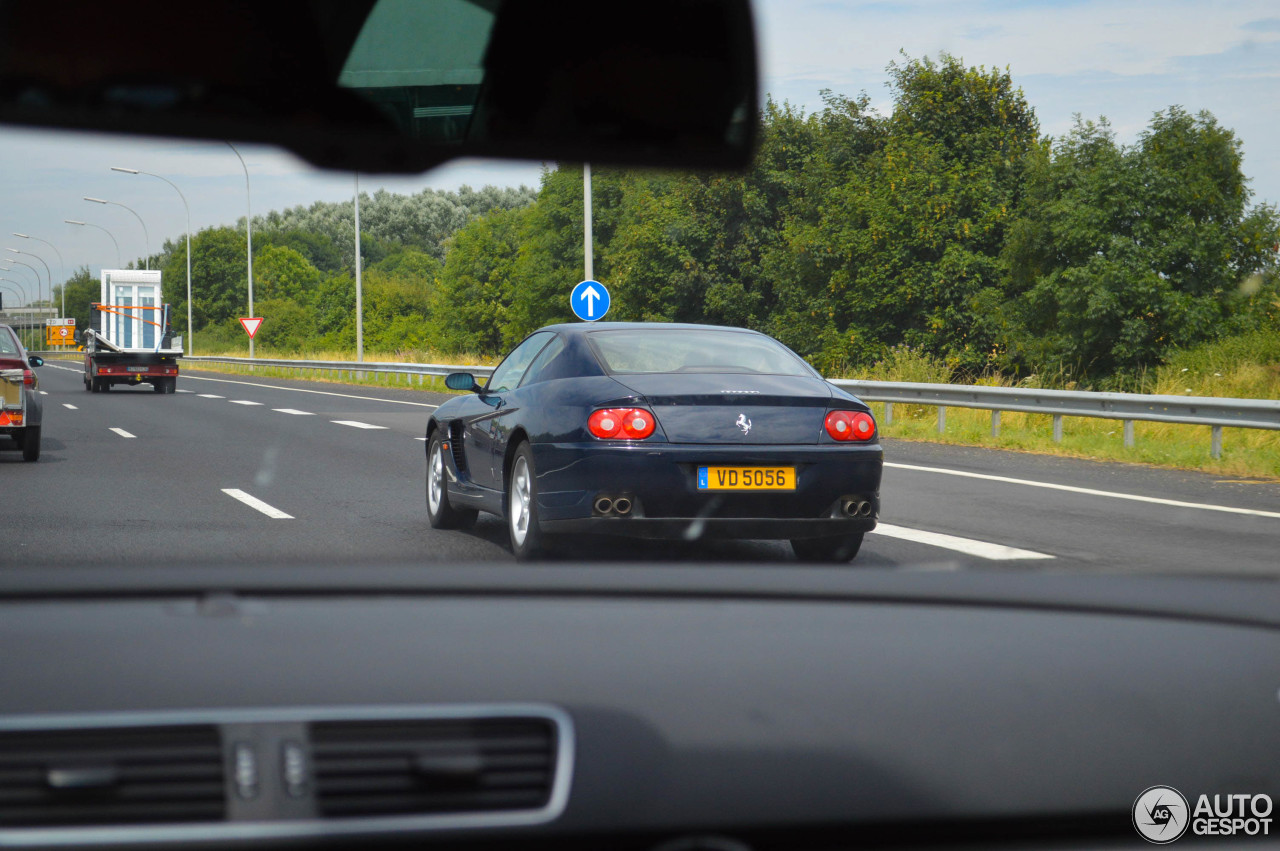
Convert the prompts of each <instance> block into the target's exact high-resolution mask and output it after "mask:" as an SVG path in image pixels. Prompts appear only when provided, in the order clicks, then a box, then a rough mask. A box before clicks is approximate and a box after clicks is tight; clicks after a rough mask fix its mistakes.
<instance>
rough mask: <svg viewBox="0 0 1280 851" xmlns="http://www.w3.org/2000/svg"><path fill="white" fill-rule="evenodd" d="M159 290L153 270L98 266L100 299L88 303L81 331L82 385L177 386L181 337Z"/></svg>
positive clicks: (164, 389)
mask: <svg viewBox="0 0 1280 851" xmlns="http://www.w3.org/2000/svg"><path fill="white" fill-rule="evenodd" d="M161 296H162V293H161V288H160V272H159V271H150V270H144V269H103V270H102V290H101V298H102V300H101V301H99V302H94V303H93V305H92V311H91V313H90V318H89V327H88V328H87V329H85V332H84V334H83V342H84V389H85V390H88V391H90V392H93V393H105V392H106V391H108V390H110V389H111V387H112V386H113V385H115V384H125V385H131V386H136V385H139V384H150V385H151V386H152V388H153V389H154V390H155V392H157V393H173V392H174V391H175V390H176V389H177V385H178V358H180V357H182V338H181V337H176V338H175V337H174V336H173V328H172V325H171V323H170V313H171V311H170V307H169V305H167V304H165V303H164V301H163V299H162V297H161Z"/></svg>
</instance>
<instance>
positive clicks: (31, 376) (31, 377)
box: [22, 369, 36, 387]
mask: <svg viewBox="0 0 1280 851" xmlns="http://www.w3.org/2000/svg"><path fill="white" fill-rule="evenodd" d="M22 383H23V384H25V385H27V386H28V387H30V386H31V385H33V384H35V383H36V374H35V373H34V372H32V371H31V370H29V369H24V370H23V371H22Z"/></svg>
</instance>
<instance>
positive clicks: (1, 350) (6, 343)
mask: <svg viewBox="0 0 1280 851" xmlns="http://www.w3.org/2000/svg"><path fill="white" fill-rule="evenodd" d="M16 354H18V348H17V343H15V342H14V339H13V337H12V336H11V335H10V334H9V332H8V331H7V330H6V331H4V332H0V355H16Z"/></svg>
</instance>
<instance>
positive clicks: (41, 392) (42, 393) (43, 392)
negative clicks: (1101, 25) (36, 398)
mask: <svg viewBox="0 0 1280 851" xmlns="http://www.w3.org/2000/svg"><path fill="white" fill-rule="evenodd" d="M40 395H41V396H48V395H49V394H48V393H46V392H45V391H43V390H41V391H40Z"/></svg>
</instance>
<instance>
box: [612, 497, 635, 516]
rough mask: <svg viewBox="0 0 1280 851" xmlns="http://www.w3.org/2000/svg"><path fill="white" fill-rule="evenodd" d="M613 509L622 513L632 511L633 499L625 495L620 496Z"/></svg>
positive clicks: (625, 513)
mask: <svg viewBox="0 0 1280 851" xmlns="http://www.w3.org/2000/svg"><path fill="white" fill-rule="evenodd" d="M613 510H614V511H616V512H618V513H619V514H622V515H627V514H630V513H631V500H629V499H627V498H626V497H625V496H620V497H618V498H617V499H616V500H614V502H613Z"/></svg>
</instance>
